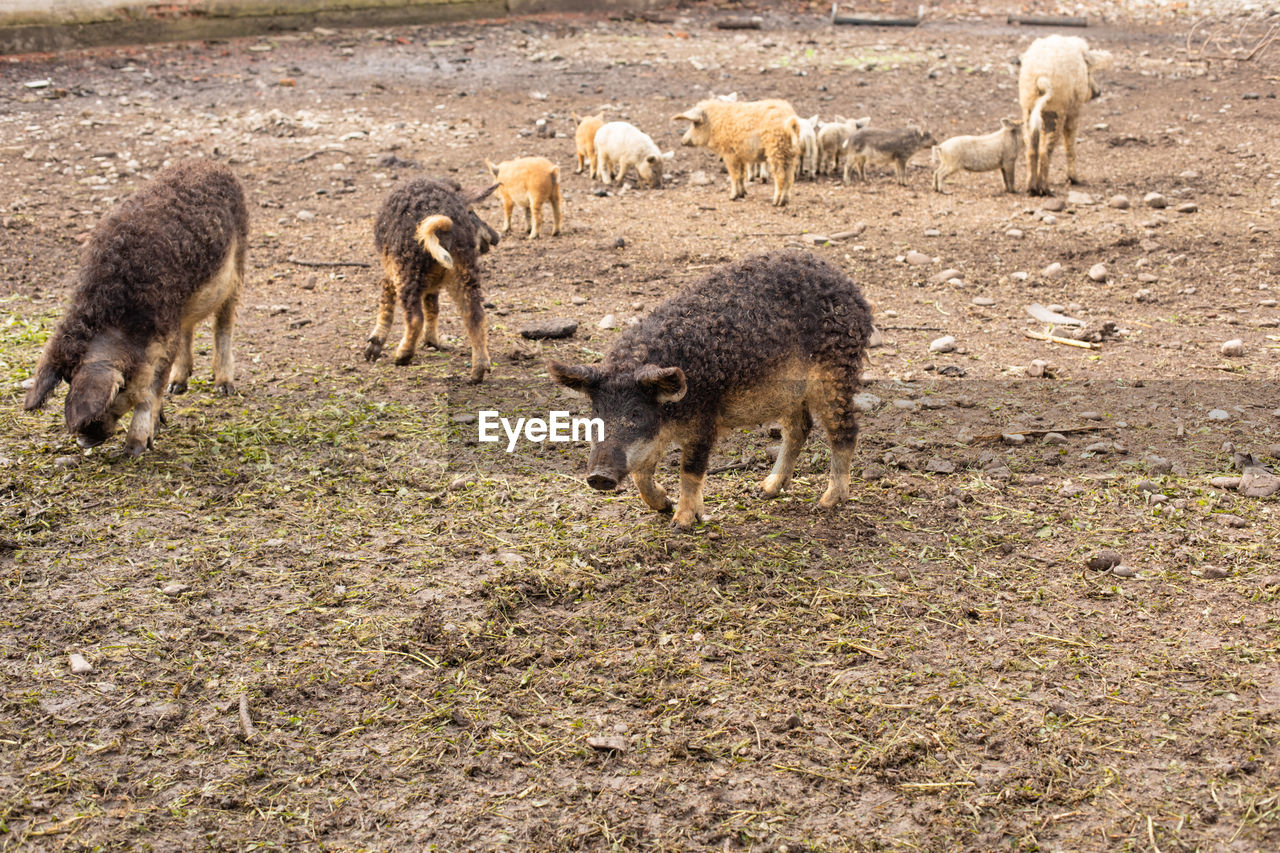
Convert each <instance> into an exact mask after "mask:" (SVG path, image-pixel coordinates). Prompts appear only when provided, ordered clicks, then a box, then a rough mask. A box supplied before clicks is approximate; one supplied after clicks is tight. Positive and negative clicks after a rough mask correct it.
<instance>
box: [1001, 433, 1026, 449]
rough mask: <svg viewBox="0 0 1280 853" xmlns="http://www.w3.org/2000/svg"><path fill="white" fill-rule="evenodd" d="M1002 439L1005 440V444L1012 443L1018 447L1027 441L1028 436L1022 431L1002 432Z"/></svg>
mask: <svg viewBox="0 0 1280 853" xmlns="http://www.w3.org/2000/svg"><path fill="white" fill-rule="evenodd" d="M1000 440H1001V441H1003V442H1004V443H1005V444H1011V445H1013V446H1014V447H1017V446H1018V445H1020V444H1026V443H1027V437H1026V436H1025V435H1023V434H1022V433H1020V432H1006V433H1002V434H1001V436H1000Z"/></svg>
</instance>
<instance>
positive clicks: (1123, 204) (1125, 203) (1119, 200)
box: [1107, 195, 1129, 210]
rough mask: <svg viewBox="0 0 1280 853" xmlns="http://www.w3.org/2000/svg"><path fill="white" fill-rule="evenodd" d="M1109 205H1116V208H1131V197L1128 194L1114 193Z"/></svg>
mask: <svg viewBox="0 0 1280 853" xmlns="http://www.w3.org/2000/svg"><path fill="white" fill-rule="evenodd" d="M1107 206H1108V207H1114V208H1115V209H1116V210H1128V209H1129V197H1128V196H1127V195H1113V196H1112V197H1111V199H1110V200H1109V201H1108V202H1107Z"/></svg>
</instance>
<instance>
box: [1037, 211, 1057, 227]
mask: <svg viewBox="0 0 1280 853" xmlns="http://www.w3.org/2000/svg"><path fill="white" fill-rule="evenodd" d="M1040 221H1041V222H1043V223H1044V224H1045V225H1057V224H1058V217H1056V216H1054V215H1053V214H1052V213H1046V214H1045V215H1044V216H1042V217H1040Z"/></svg>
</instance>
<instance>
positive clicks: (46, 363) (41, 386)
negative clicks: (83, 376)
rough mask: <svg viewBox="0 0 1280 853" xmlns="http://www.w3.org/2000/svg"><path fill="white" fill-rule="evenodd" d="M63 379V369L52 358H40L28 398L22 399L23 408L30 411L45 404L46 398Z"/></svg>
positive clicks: (28, 390)
mask: <svg viewBox="0 0 1280 853" xmlns="http://www.w3.org/2000/svg"><path fill="white" fill-rule="evenodd" d="M61 381H62V371H60V370H59V369H58V367H57V366H56V365H55V364H54V363H53V362H52V361H51V360H50V359H48V358H42V359H40V365H39V366H38V367H37V368H36V375H35V376H33V377H32V384H31V387H30V388H29V389H27V398H26V399H25V400H23V401H22V408H24V409H26V410H27V411H28V412H30V411H33V410H35V409H38V408H40V407H41V406H43V405H44V401H45V399H46V398H48V396H49V395H50V394H51V393H53V389H54V388H57V387H58V383H59V382H61Z"/></svg>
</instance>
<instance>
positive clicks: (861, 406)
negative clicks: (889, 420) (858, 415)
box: [853, 391, 884, 413]
mask: <svg viewBox="0 0 1280 853" xmlns="http://www.w3.org/2000/svg"><path fill="white" fill-rule="evenodd" d="M883 402H884V401H883V400H881V399H880V398H879V397H877V396H876V395H875V394H872V393H871V392H870V391H863V392H862V393H860V394H854V395H853V407H854V408H855V409H857V410H858V411H859V412H864V413H865V412H871V411H874V410H875V409H878V408H879V407H880V404H881V403H883Z"/></svg>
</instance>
